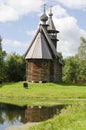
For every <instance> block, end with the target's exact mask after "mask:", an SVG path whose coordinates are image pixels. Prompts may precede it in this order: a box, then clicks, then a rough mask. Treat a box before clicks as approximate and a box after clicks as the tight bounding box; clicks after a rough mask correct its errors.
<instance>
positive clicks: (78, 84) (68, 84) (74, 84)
mask: <svg viewBox="0 0 86 130" xmlns="http://www.w3.org/2000/svg"><path fill="white" fill-rule="evenodd" d="M53 84H57V85H61V86H64V87H65V86H77V87H85V86H86V84H81V83H65V82H59V83H57V82H56V83H53Z"/></svg>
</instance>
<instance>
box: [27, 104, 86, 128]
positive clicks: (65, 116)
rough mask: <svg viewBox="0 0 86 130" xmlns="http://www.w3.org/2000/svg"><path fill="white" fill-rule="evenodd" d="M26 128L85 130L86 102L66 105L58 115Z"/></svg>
mask: <svg viewBox="0 0 86 130" xmlns="http://www.w3.org/2000/svg"><path fill="white" fill-rule="evenodd" d="M28 130H86V104H77V105H72V106H68V107H67V108H66V109H63V110H62V111H61V113H60V115H56V116H55V117H54V118H53V119H51V120H48V121H45V122H43V123H40V124H38V125H36V126H32V127H30V128H29V129H28Z"/></svg>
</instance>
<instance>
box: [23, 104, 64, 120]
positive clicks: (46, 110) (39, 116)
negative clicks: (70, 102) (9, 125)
mask: <svg viewBox="0 0 86 130" xmlns="http://www.w3.org/2000/svg"><path fill="white" fill-rule="evenodd" d="M63 107H64V106H63V105H60V106H52V107H41V106H39V107H37V106H35V107H27V109H26V110H25V121H26V122H28V121H29V122H40V121H44V120H47V119H49V118H52V117H53V116H54V115H55V114H57V113H59V112H60V110H61V109H62V108H63Z"/></svg>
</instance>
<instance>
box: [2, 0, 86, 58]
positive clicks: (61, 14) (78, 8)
mask: <svg viewBox="0 0 86 130" xmlns="http://www.w3.org/2000/svg"><path fill="white" fill-rule="evenodd" d="M44 3H46V14H47V15H48V13H49V8H50V6H52V12H53V21H54V23H55V26H56V28H57V30H59V31H60V33H59V34H58V39H59V42H58V45H57V50H58V51H59V52H62V54H63V56H64V57H67V56H72V55H75V54H76V53H77V50H78V47H79V45H80V37H81V36H83V37H85V38H86V0H76V1H74V0H31V1H30V0H0V35H1V37H2V38H3V42H2V46H3V49H4V50H6V52H7V53H13V52H16V53H18V54H21V55H22V54H24V53H25V52H26V50H27V48H28V46H29V44H30V43H31V40H32V39H33V37H34V34H35V32H36V31H37V29H38V26H39V23H40V16H41V14H42V13H43V4H44Z"/></svg>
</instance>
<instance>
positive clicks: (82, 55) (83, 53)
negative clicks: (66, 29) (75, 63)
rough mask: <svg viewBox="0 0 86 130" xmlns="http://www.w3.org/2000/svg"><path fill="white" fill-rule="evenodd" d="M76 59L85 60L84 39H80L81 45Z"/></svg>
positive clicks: (85, 41)
mask: <svg viewBox="0 0 86 130" xmlns="http://www.w3.org/2000/svg"><path fill="white" fill-rule="evenodd" d="M77 56H78V58H79V59H81V60H86V39H85V38H84V37H81V44H80V46H79V48H78V54H77Z"/></svg>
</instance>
